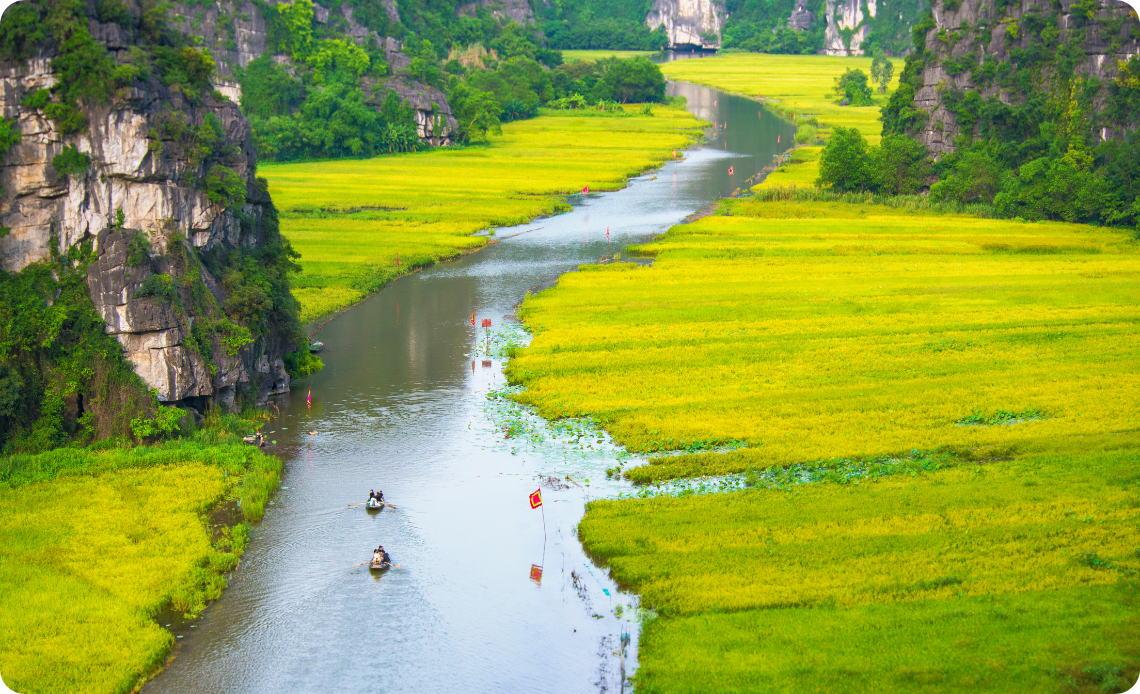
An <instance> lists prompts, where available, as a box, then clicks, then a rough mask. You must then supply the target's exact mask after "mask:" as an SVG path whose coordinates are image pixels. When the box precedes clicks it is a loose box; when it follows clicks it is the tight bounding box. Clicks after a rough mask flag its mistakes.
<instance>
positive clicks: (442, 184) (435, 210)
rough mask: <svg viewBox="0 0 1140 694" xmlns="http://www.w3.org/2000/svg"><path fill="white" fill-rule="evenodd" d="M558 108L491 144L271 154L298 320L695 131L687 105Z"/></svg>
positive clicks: (597, 185) (551, 205) (622, 179)
mask: <svg viewBox="0 0 1140 694" xmlns="http://www.w3.org/2000/svg"><path fill="white" fill-rule="evenodd" d="M650 111H651V114H652V115H649V114H644V113H642V107H641V106H640V105H627V106H625V107H623V110H622V111H621V112H620V113H607V112H599V111H595V110H589V109H587V110H577V111H550V110H546V109H543V110H541V115H539V116H538V117H537V118H533V119H530V120H524V121H516V122H512V123H507V124H505V125H504V126H503V134H502V135H501V136H493V137H492V138H491V139H490V143H489V144H488V145H486V146H472V147H466V148H441V149H436V150H432V151H428V152H418V153H414V154H402V155H391V156H385V157H378V158H375V159H368V160H337V161H322V162H306V163H298V164H263V165H262V166H261V167H260V169H259V170H260V172H261V173H262V175H264V176H265V177H266V178H268V180H269V190H270V193H271V195H272V196H273V199H274V202H275V203H276V205H277V207H278V209H279V210H280V215H281V232H282V233H283V234H284V235H285V236H286V238H288V239H289V241H290V243H292V245H293V247H294V248H295V249H296V250H297V251H298V252H299V253H300V254H301V258H302V259H301V261H300V262H301V267H302V269H303V272H302V274H301V275H300V276H299V277H297V278H296V279H295V280H294V283H293V286H294V289H293V294H294V296H296V297H297V299H298V300H299V301H300V303H301V310H302V320H303V322H305V323H312V322H314V321H318V320H320V319H322V318H326V317H328V316H330V315H333V314H335V313H337V312H339V311H341V310H343V309H345V308H347V307H348V306H351V305H353V304H355V303H357V302H359V301H361V300H363V299H364V298H366V297H368V296H369V295H370V294H372V293H374V292H376V291H377V290H379V289H381V288H382V287H384V286H385V285H387V284H388V283H389V282H391V281H392V280H393V279H395V278H397V277H399V276H401V275H403V274H406V273H408V272H412V271H414V270H416V269H419V268H423V267H427V266H429V265H432V264H434V263H437V262H440V261H442V260H447V259H451V258H455V257H458V256H459V255H461V254H462V253H464V252H469V251H472V250H476V249H478V248H481V247H482V246H484V245H485V244H486V243H487V242H488V240H490V239H491V238H493V237H491V236H489V235H488V234H482V235H476V234H477V233H478V232H480V231H483V230H491V229H494V228H495V227H500V226H510V225H514V224H522V223H524V222H526V221H528V220H532V219H536V218H538V217H543V216H549V215H552V214H557V213H559V212H562V211H565V210H567V209H569V206H568V205H567V203H566V196H568V195H571V194H575V193H577V192H579V191H581V190H582V189H583V188H586V187H589V189H590V191H599V192H600V191H612V190H617V189H619V188H621V187H623V186H624V185H625V183H626V181H628V180H629V178H630V177H632V176H635V175H637V174H640V173H642V172H644V171H646V170H649V169H652V168H654V167H656V166H660V165H661V164H663V163H665V162H666V161H669V160H670V159H672V158H673V153H674V151H676V150H681V149H684V148H686V147H688V146H689V145H690V144H692V143H693V142H695V141H696V140H698V139H699V138H700V136H701V133H702V128H703V127H704V125H705V124H704V123H702V122H701V121H699V120H698V119H696V118H695V117H694V116H692V115H691V114H689V112H688V111H686V110H684V108H682V107H679V106H666V105H663V104H654V105H652V106H651V107H650Z"/></svg>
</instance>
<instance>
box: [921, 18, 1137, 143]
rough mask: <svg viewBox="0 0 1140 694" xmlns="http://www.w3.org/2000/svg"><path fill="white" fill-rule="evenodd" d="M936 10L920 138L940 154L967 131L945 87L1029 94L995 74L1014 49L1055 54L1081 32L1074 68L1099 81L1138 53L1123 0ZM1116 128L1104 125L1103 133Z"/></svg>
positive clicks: (1016, 99)
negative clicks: (1077, 57) (1080, 54)
mask: <svg viewBox="0 0 1140 694" xmlns="http://www.w3.org/2000/svg"><path fill="white" fill-rule="evenodd" d="M932 14H933V19H934V26H932V27H930V28H929V30H928V31H927V32H926V44H925V46H926V60H925V63H924V66H923V68H922V73H921V76H922V80H921V81H922V86H921V88H920V89H917V90H916V93H915V99H914V104H915V107H916V108H918V109H921V110H922V111H925V112H926V113H927V114H928V118H927V123H926V127H925V128H924V129H923V131H922V132H921V133H920V134H919V138H920V140H921V141H922V142H923V143H924V144H925V145H926V147H927V149H928V150H929V151H930V152H931V153H932V154H934V155H935V157H938V156H940V155H941V154H944V153H947V152H952V151H954V139H955V138H956V137H958V136H959V135H960V134H962V127H961V125H960V124H959V122H958V117H957V116H956V115H955V114H954V113H952V112H951V110H950V109H949V108H948V104H947V95H948V94H950V93H953V92H960V93H961V92H977V94H978V95H979V96H980V97H982V98H983V99H986V98H990V97H996V98H997V99H999V100H1000V101H1001V102H1003V103H1005V104H1013V105H1018V104H1022V103H1024V102H1025V99H1026V94H1025V92H1024V91H1022V90H1021V89H1019V88H1012V89H1011V88H1003V86H1002V82H1001V80H1000V79H999V80H995V79H993V75H994V74H1000V70H1001V66H1002V65H1008V64H1009V63H1010V61H1011V58H1012V57H1013V56H1014V55H1015V54H1017V55H1019V56H1024V55H1025V52H1026V51H1030V50H1038V51H1040V50H1042V49H1044V50H1046V51H1047V52H1048V53H1049V54H1052V53H1053V52H1055V51H1056V48H1050V46H1065V45H1067V44H1068V43H1069V42H1070V39H1071V38H1077V39H1078V42H1079V44H1080V50H1081V52H1082V53H1083V56H1082V58H1081V59H1080V60H1079V61H1078V64H1077V65H1076V66H1075V68H1074V71H1075V73H1076V74H1077V75H1078V76H1080V77H1083V78H1096V79H1097V80H1099V81H1101V82H1102V83H1108V82H1110V81H1111V80H1112V79H1113V78H1115V76H1116V74H1117V71H1118V69H1119V64H1120V62H1121V61H1127V60H1129V59H1130V58H1131V57H1132V56H1135V55H1138V54H1140V23H1138V21H1137V15H1136V12H1135V11H1134V10H1132V9H1131V8H1130V7H1128V6H1127V5H1125V4H1124V3H1122V2H1119V1H1118V0H1108V2H1106V3H1101V4H1097V3H1093V4H1088V3H1081V2H1079V1H1076V2H1074V0H1060V2H1053V0H1020V1H1019V2H1013V3H1010V4H1008V5H1004V6H999V5H997V4H995V2H994V0H961V2H960V3H951V2H946V1H945V0H937V1H936V2H935V3H934V5H933V7H932ZM1078 32H1079V33H1078ZM1011 67H1012V66H1011ZM1038 72H1039V74H1037V75H1036V77H1035V79H1036V80H1038V81H1039V82H1040V81H1041V80H1042V79H1045V78H1048V77H1049V76H1050V75H1049V72H1050V69H1049V68H1048V67H1047V66H1046V67H1044V68H1042V69H1040V70H1038ZM1094 108H1095V106H1094ZM1119 134H1120V133H1113V132H1110V131H1109V130H1108V129H1104V130H1103V131H1101V132H1100V133H1099V137H1100V139H1101V140H1105V139H1108V138H1110V137H1114V136H1118V135H1119Z"/></svg>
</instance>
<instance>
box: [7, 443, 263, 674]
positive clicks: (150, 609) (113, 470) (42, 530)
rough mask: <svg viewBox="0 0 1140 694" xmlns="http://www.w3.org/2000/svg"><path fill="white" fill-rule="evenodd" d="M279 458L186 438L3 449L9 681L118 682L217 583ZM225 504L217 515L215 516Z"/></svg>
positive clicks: (149, 660)
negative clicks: (167, 622)
mask: <svg viewBox="0 0 1140 694" xmlns="http://www.w3.org/2000/svg"><path fill="white" fill-rule="evenodd" d="M279 470H280V461H278V460H277V459H276V458H270V457H269V456H266V455H264V454H262V453H261V452H260V451H259V450H257V449H255V448H253V447H250V446H243V445H240V444H236V443H232V442H231V443H224V442H220V441H218V440H216V439H211V438H209V437H207V438H199V439H198V440H196V441H184V442H176V443H171V444H166V445H163V446H156V447H153V448H145V447H140V448H135V449H129V450H123V449H114V450H110V451H107V452H103V453H99V452H94V451H89V450H75V449H61V450H57V451H53V452H50V453H45V454H41V455H37V456H14V457H9V458H5V459H4V460H3V469H0V479H2V480H3V482H0V584H2V585H3V586H4V587H5V590H4V592H3V594H0V673H3V678H4V683H5V684H7V685H8V686H9V687H11V688H12V689H14V690H15V691H18V692H21V693H24V694H30V693H33V692H61V691H68V692H129V691H134V690H135V689H136V688H137V687H138V686H140V685H141V684H142V683H143V682H145V681H146V679H147V677H149V676H150V675H151V674H152V673H153V672H155V671H156V670H157V669H158V668H160V667H161V666H162V664H163V662H164V661H165V659H166V655H167V653H168V652H169V650H170V648H171V646H172V645H173V644H174V641H175V638H174V636H172V635H171V633H170V632H169V631H167V630H166V629H164V628H163V625H160V624H158V623H156V622H155V620H154V617H155V616H156V615H157V614H158V613H159V612H160V611H161V610H164V609H168V608H169V609H170V610H171V614H183V615H186V616H192V615H196V614H197V613H198V612H200V611H201V610H202V609H203V608H204V607H205V606H206V604H207V603H208V601H210V600H213V599H215V598H217V597H218V596H219V595H220V594H221V591H222V589H223V588H224V587H225V584H226V579H225V576H224V573H225V572H227V571H229V570H231V569H232V568H234V566H236V565H237V561H238V557H239V556H240V554H241V552H242V549H243V548H244V546H245V543H246V537H247V535H246V526H245V525H244V524H238V525H236V526H234V527H233V528H232V529H231V528H230V527H228V523H225V524H223V525H220V526H215V525H214V524H215V523H223V522H224V521H225V520H226V519H223V518H221V517H218V518H217V519H211V518H210V516H211V513H212V511H211V509H215V508H224V507H222V506H219V504H222V503H223V502H225V501H226V500H230V503H231V504H235V503H236V504H239V506H231V509H232V510H233V511H234V512H235V513H236V514H237V516H238V517H239V518H240V517H241V516H242V515H243V514H242V511H244V517H245V518H246V519H248V520H257V519H260V518H261V514H262V513H263V512H264V506H265V503H266V500H267V499H268V495H269V492H270V491H271V490H272V489H273V487H275V486H276V483H277V479H278V471H279ZM223 515H225V514H223Z"/></svg>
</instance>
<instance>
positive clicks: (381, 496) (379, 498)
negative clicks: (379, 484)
mask: <svg viewBox="0 0 1140 694" xmlns="http://www.w3.org/2000/svg"><path fill="white" fill-rule="evenodd" d="M376 500H377V501H379V502H380V503H384V490H383V489H381V490H380V491H378V492H376Z"/></svg>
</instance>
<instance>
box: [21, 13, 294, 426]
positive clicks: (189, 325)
mask: <svg viewBox="0 0 1140 694" xmlns="http://www.w3.org/2000/svg"><path fill="white" fill-rule="evenodd" d="M104 7H105V6H104ZM107 18H108V17H107V14H106V12H105V11H104V12H95V11H94V10H91V9H90V8H86V7H84V6H83V5H81V4H79V3H67V2H52V3H48V2H43V3H34V2H33V3H21V5H19V6H17V7H16V8H13V9H12V10H9V11H8V12H7V13H5V15H4V18H3V22H2V23H0V32H2V33H3V35H4V36H5V37H6V38H7V39H8V41H7V42H6V43H5V46H4V56H3V57H4V60H3V61H0V105H2V108H3V116H4V117H5V118H6V119H8V121H7V122H9V123H12V124H13V125H14V128H15V129H16V130H15V131H16V132H17V133H18V136H19V137H18V141H17V142H16V143H15V145H14V146H13V147H12V148H11V149H10V150H9V151H8V152H7V154H6V155H5V156H4V157H3V158H2V159H0V224H2V225H3V226H4V227H7V229H8V231H7V233H5V234H4V235H3V236H2V237H0V268H2V269H3V270H4V271H5V272H6V273H9V275H14V274H19V275H23V274H26V273H28V272H32V271H33V269H34V268H39V267H49V268H54V269H52V271H51V273H52V275H53V277H55V278H56V280H51V281H58V282H62V283H64V284H66V282H67V281H68V278H69V277H73V276H76V273H80V274H81V275H83V276H85V279H86V284H87V289H88V293H87V296H88V297H89V298H90V300H91V303H87V302H86V300H85V299H86V298H87V297H76V298H74V299H73V302H74V303H75V306H74V307H65V308H67V309H68V310H71V309H72V308H73V309H74V311H73V313H74V312H80V313H82V312H83V311H86V310H87V307H90V308H93V310H94V311H95V312H97V315H99V316H100V317H101V318H102V321H103V326H102V327H103V331H104V332H105V333H106V334H108V335H110V336H113V337H114V338H115V340H117V341H118V343H119V344H121V346H122V348H123V352H122V354H123V355H124V356H125V359H126V360H127V363H129V364H130V365H131V366H132V367H133V370H134V372H135V373H136V374H137V375H138V377H140V378H141V381H142V384H144V385H145V387H146V388H149V389H151V390H152V391H153V392H154V393H155V394H156V395H157V398H158V400H160V401H163V402H182V403H184V404H187V405H194V406H196V407H197V409H199V410H201V409H202V408H203V407H205V406H206V405H207V404H208V402H209V401H222V402H227V403H232V402H233V399H234V397H235V395H237V394H239V393H240V392H244V393H246V394H247V396H248V399H249V400H250V401H252V400H259V401H260V400H264V398H265V397H266V396H267V395H268V394H271V393H277V392H283V391H285V390H286V389H287V388H288V383H289V376H288V374H287V373H286V370H285V364H284V357H285V355H286V353H288V352H290V351H291V350H293V349H295V346H296V344H297V343H298V342H299V341H300V340H301V339H303V335H302V333H301V331H300V326H299V323H298V320H297V306H296V302H295V301H294V300H293V299H292V297H291V295H290V293H289V288H288V273H289V272H290V271H291V270H293V269H294V266H293V264H292V262H291V260H290V254H291V251H290V250H289V247H288V244H287V243H286V242H285V241H284V240H283V239H281V237H280V235H279V234H278V229H277V219H276V212H275V210H274V209H273V205H272V202H271V201H270V199H269V196H268V194H267V192H266V187H265V184H264V182H263V181H258V180H257V179H256V178H255V167H256V160H255V153H254V148H253V140H252V137H251V133H250V128H249V124H248V122H247V121H246V119H245V118H244V116H243V115H242V113H241V111H240V109H239V108H238V107H237V105H236V104H234V103H233V102H231V101H229V100H228V99H226V98H225V97H224V95H223V94H221V93H219V92H217V91H213V90H212V89H211V85H210V83H209V79H210V76H211V75H210V60H209V58H208V56H206V55H205V54H203V53H201V52H200V51H198V50H196V49H195V48H193V47H192V46H189V45H186V44H185V43H183V42H182V41H181V40H180V38H179V36H178V35H177V34H176V33H174V32H172V31H169V30H168V29H166V25H165V24H164V23H163V22H162V20H161V17H158V16H155V15H150V16H148V14H147V12H144V11H143V10H142V8H140V7H137V6H136V7H131V6H128V5H125V4H123V5H118V6H117V7H116V10H115V14H114V16H113V17H110V18H112V19H113V20H114V21H109V22H104V21H100V19H107ZM45 281H49V280H45ZM56 291H59V290H58V289H57V290H56ZM5 299H6V301H9V302H14V301H19V300H21V299H20V297H19V296H15V295H9V296H7V297H5ZM49 304H50V299H49ZM3 308H4V310H5V311H12V306H11V305H10V304H8V305H5V306H4V307H3ZM15 316H16V318H17V319H18V318H19V315H18V313H17V314H15ZM11 327H12V324H11V323H9V324H8V326H7V328H8V329H11ZM41 328H42V326H37V327H36V329H41ZM75 330H76V331H79V332H77V333H76V335H75V339H76V340H78V341H84V340H88V341H90V340H93V339H94V338H90V339H89V338H88V337H87V336H84V335H82V334H81V328H79V327H76V328H75ZM49 337H51V336H50V335H49ZM45 339H47V338H45ZM27 347H28V346H26V345H25V348H27ZM26 352H27V349H25V351H24V352H20V353H12V352H7V353H5V354H4V355H3V357H4V362H5V366H6V367H8V366H12V367H13V368H15V369H16V370H17V371H20V370H22V371H21V373H23V376H22V377H21V380H22V383H24V385H25V386H27V387H26V388H25V389H24V391H26V392H24V391H21V393H20V395H19V398H18V400H19V402H20V405H19V406H20V407H21V408H23V409H22V410H21V411H22V412H23V414H22V415H21V416H22V417H23V418H24V419H26V420H28V421H31V420H35V419H36V418H37V417H39V416H40V415H42V414H43V413H42V412H39V411H38V410H39V409H42V406H43V403H44V402H46V400H45V399H44V398H47V397H48V396H51V394H52V393H53V392H56V391H58V392H56V394H57V395H58V394H59V393H61V392H66V394H67V397H69V398H72V400H75V401H76V404H75V405H74V406H72V407H70V412H65V413H63V415H62V416H63V418H64V419H65V420H66V419H68V417H72V418H78V417H80V416H81V415H82V412H81V410H82V409H83V408H82V405H81V404H82V398H83V396H84V394H87V395H89V396H90V395H91V390H92V387H93V386H92V374H93V373H94V372H98V371H100V370H106V369H112V370H113V367H114V363H115V356H116V355H112V354H109V353H102V352H101V353H100V354H101V356H99V358H98V359H96V358H95V357H92V359H93V361H91V362H90V363H77V362H76V363H71V362H67V361H66V359H65V357H66V355H56V356H51V355H48V354H46V353H44V354H31V355H29V354H27V353H26ZM30 368H34V369H38V370H39V371H40V372H42V373H41V375H40V376H36V375H35V374H34V373H31V372H30V371H29V369H30ZM56 373H57V374H59V375H60V377H59V378H54V377H53V376H52V374H56ZM53 379H54V380H53ZM33 381H35V382H37V383H39V385H38V386H35V387H33V386H32V385H29V384H31V383H32V382H33ZM120 386H121V387H124V388H127V387H128V386H129V384H127V383H126V382H125V381H123V382H122V383H120ZM53 389H54V390H53ZM136 400H137V399H136ZM140 402H141V401H139V402H136V405H137V406H139V407H141V411H139V412H120V413H117V415H118V416H117V417H109V418H107V421H106V422H105V426H104V424H100V426H99V427H98V428H99V431H98V434H101V435H110V434H114V433H125V432H124V431H123V424H124V421H123V420H124V417H130V416H132V415H133V416H136V417H137V416H142V415H145V414H146V410H147V409H148V408H147V407H145V406H143V405H142V404H139V403H140ZM150 409H152V408H150ZM19 419H20V418H19V417H14V418H13V420H12V421H13V422H16V421H17V420H19ZM65 423H66V422H65Z"/></svg>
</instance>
